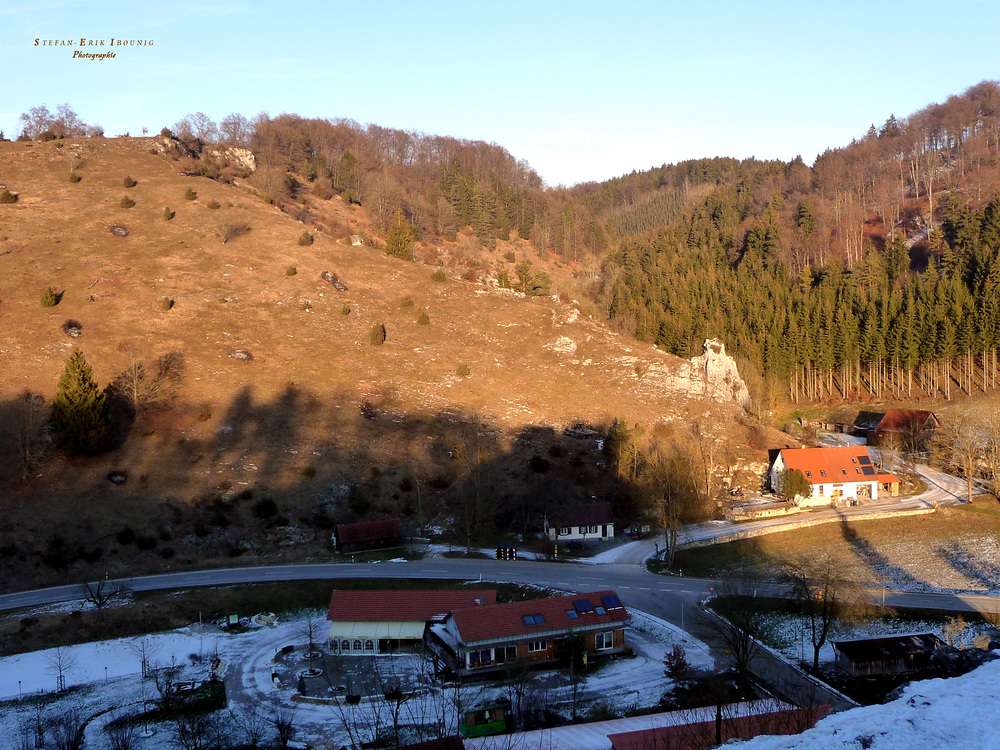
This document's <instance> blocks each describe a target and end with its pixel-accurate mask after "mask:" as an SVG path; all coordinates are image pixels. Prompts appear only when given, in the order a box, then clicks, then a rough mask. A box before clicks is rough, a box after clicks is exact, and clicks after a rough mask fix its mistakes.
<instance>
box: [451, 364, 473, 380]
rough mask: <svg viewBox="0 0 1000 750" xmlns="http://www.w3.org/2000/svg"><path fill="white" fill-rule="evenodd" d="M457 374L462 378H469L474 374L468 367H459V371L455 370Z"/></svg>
mask: <svg viewBox="0 0 1000 750" xmlns="http://www.w3.org/2000/svg"><path fill="white" fill-rule="evenodd" d="M455 374H456V375H458V377H460V378H467V377H469V375H471V374H472V370H470V369H469V366H468V365H459V366H458V369H457V370H455Z"/></svg>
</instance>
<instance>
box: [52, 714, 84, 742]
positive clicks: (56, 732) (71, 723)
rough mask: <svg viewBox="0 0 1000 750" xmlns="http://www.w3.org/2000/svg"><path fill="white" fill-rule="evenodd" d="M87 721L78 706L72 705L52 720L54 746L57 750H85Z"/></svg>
mask: <svg viewBox="0 0 1000 750" xmlns="http://www.w3.org/2000/svg"><path fill="white" fill-rule="evenodd" d="M86 728H87V721H86V719H84V718H83V716H82V714H81V713H80V709H79V708H77V707H76V706H72V707H70V708H69V709H68V710H66V711H64V712H63V713H61V714H60V715H59V716H57V717H56V718H55V719H53V721H52V722H51V734H52V747H54V748H55V749H56V750H83V742H84V730H85V729H86Z"/></svg>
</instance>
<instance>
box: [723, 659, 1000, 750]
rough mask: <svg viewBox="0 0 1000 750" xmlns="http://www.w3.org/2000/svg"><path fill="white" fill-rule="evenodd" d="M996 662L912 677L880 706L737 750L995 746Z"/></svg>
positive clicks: (998, 707) (999, 700) (988, 749)
mask: <svg viewBox="0 0 1000 750" xmlns="http://www.w3.org/2000/svg"><path fill="white" fill-rule="evenodd" d="M998 713H1000V661H993V662H990V663H988V664H984V665H983V666H981V667H979V668H978V669H975V670H973V671H972V672H969V673H968V674H965V675H962V676H961V677H953V678H951V679H934V680H923V681H921V682H914V683H911V684H910V685H908V686H907V687H906V688H904V690H903V695H902V696H901V697H900V698H898V699H897V700H895V701H892V702H891V703H887V704H884V705H880V706H864V707H862V708H855V709H851V710H850V711H843V712H841V713H838V714H833V715H831V716H828V717H826V718H825V719H823V720H821V721H820V722H819V723H818V724H816V726H815V727H813V728H812V729H809V730H807V731H805V732H803V733H802V734H800V735H796V736H794V737H757V738H755V739H752V740H748V741H746V742H740V743H731V745H729V746H731V747H738V748H740V749H741V750H838V749H839V748H843V750H858V748H868V749H869V750H941V749H942V748H947V749H948V750H995V748H996V747H997V742H998V741H997V733H996V716H997V714H998Z"/></svg>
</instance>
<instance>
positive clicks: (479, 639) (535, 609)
mask: <svg viewBox="0 0 1000 750" xmlns="http://www.w3.org/2000/svg"><path fill="white" fill-rule="evenodd" d="M629 620H630V616H629V613H628V611H627V610H626V609H625V605H623V604H622V601H621V599H619V598H618V595H617V594H616V593H615V592H614V591H610V590H607V591H596V592H594V593H590V594H574V595H571V596H557V597H552V598H549V599H531V600H529V601H524V602H512V603H510V604H496V605H493V606H486V607H475V608H470V609H457V610H455V611H454V612H452V613H451V614H450V615H449V616H448V618H447V619H446V620H445V622H444V623H443V624H440V625H436V624H435V625H431V626H430V628H429V629H428V635H427V645H428V650H429V651H430V652H431V653H433V654H435V656H436V657H437V660H438V663H439V665H441V664H443V665H444V666H447V667H449V668H450V669H451V670H452V672H453V673H455V674H456V675H459V676H468V675H478V674H489V673H493V672H498V671H502V670H505V669H508V668H510V667H512V666H515V665H517V666H527V667H544V666H546V665H551V666H556V665H557V664H564V663H565V660H566V658H568V655H569V653H570V652H571V651H572V650H578V651H581V652H582V653H583V654H585V655H586V657H587V658H588V659H594V658H601V657H605V656H610V655H613V654H620V653H622V652H623V651H624V650H625V626H626V625H627V624H628V622H629Z"/></svg>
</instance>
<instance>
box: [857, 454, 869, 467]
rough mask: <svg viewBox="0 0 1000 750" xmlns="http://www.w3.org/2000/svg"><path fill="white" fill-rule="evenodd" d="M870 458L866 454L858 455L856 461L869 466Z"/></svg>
mask: <svg viewBox="0 0 1000 750" xmlns="http://www.w3.org/2000/svg"><path fill="white" fill-rule="evenodd" d="M871 462H872V460H871V459H870V458H868V456H858V463H859V464H861V465H862V466H870V465H871Z"/></svg>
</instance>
